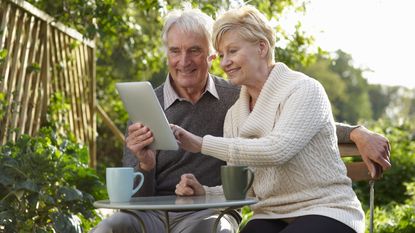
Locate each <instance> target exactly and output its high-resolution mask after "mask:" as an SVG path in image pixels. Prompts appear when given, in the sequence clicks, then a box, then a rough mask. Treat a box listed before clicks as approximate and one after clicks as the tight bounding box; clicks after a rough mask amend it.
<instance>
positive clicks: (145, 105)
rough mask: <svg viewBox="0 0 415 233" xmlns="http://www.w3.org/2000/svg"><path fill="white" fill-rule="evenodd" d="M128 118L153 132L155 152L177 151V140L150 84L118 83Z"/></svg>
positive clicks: (152, 145)
mask: <svg viewBox="0 0 415 233" xmlns="http://www.w3.org/2000/svg"><path fill="white" fill-rule="evenodd" d="M115 85H116V88H117V91H118V93H119V95H120V97H121V100H122V102H123V104H124V107H125V109H126V110H127V112H128V116H129V118H130V120H131V121H132V122H141V123H143V124H144V125H145V126H147V127H148V128H149V129H150V130H151V132H153V136H154V141H153V143H151V144H150V148H152V149H154V150H177V149H178V148H179V146H178V144H177V141H176V138H175V137H174V135H173V132H172V131H171V129H170V126H169V122H168V121H167V118H166V115H165V114H164V111H163V109H162V108H161V105H160V103H159V101H158V99H157V97H156V94H155V92H154V90H153V87H152V86H151V83H150V82H124V83H116V84H115Z"/></svg>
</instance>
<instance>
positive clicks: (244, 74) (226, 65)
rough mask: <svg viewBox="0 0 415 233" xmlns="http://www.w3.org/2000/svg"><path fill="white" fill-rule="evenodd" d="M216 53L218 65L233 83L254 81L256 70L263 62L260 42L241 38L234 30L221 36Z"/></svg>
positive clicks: (245, 83)
mask: <svg viewBox="0 0 415 233" xmlns="http://www.w3.org/2000/svg"><path fill="white" fill-rule="evenodd" d="M218 53H219V57H220V59H221V61H220V66H221V67H222V69H223V70H224V71H225V73H226V74H227V75H228V78H229V80H230V81H231V82H232V83H233V84H235V85H249V84H250V83H254V82H255V80H256V76H257V75H258V74H257V73H258V72H256V71H258V70H259V68H260V66H261V65H263V63H264V59H263V56H261V48H260V44H259V43H252V42H249V41H246V40H244V39H242V38H241V36H239V34H238V33H237V32H236V31H234V30H231V31H228V32H226V33H225V34H224V35H223V36H222V39H221V41H220V43H219V46H218Z"/></svg>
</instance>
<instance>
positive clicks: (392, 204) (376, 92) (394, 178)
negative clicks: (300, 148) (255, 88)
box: [0, 0, 415, 233]
mask: <svg viewBox="0 0 415 233" xmlns="http://www.w3.org/2000/svg"><path fill="white" fill-rule="evenodd" d="M2 1H3V0H2ZM28 2H29V3H31V4H33V5H34V6H36V7H38V8H39V9H41V10H42V11H44V12H46V13H48V14H49V15H51V16H52V17H54V18H55V19H56V20H58V21H60V22H62V23H63V24H65V25H67V26H69V27H72V28H74V29H76V30H78V31H79V32H80V33H81V34H83V35H84V36H85V37H86V38H88V39H90V40H95V43H96V58H97V60H96V82H97V83H96V85H97V87H96V99H97V101H98V103H99V104H100V105H101V106H102V108H103V110H104V111H105V112H106V113H107V114H108V116H109V117H110V118H111V119H112V121H113V122H114V123H115V125H116V126H117V128H119V129H120V130H121V132H124V130H125V125H126V121H127V118H128V116H127V114H126V112H125V110H124V108H123V106H122V103H121V101H120V99H119V97H118V95H117V93H116V91H115V85H114V84H115V83H116V82H120V81H124V82H125V81H140V80H149V81H150V82H151V83H152V84H153V86H157V85H159V84H160V83H161V82H163V81H164V79H165V78H166V73H167V68H166V60H165V57H164V56H163V50H162V43H161V38H160V33H161V27H162V18H163V16H164V15H165V14H166V12H167V11H168V10H170V9H172V8H175V7H180V6H181V4H182V3H181V1H165V0H141V1H128V0H62V1H54V0H30V1H28ZM249 3H250V4H252V5H255V6H256V7H258V9H259V10H261V11H262V12H264V13H266V15H267V16H268V18H269V19H272V20H273V22H274V24H275V29H276V30H277V35H278V36H277V38H278V39H277V46H278V48H277V50H276V58H277V60H278V61H282V62H284V63H286V64H287V65H289V66H290V67H291V68H293V69H297V70H301V71H303V72H305V73H306V74H308V75H310V76H312V77H314V78H316V79H317V80H319V81H320V82H321V83H322V84H323V86H324V87H325V89H326V92H327V93H328V95H329V98H330V101H331V103H332V107H333V113H334V116H335V119H336V121H339V122H347V123H350V124H363V125H365V126H367V127H368V128H369V129H371V130H374V131H376V132H378V133H381V134H384V135H385V136H387V137H388V139H389V140H390V143H391V146H392V154H391V156H392V157H391V160H392V168H391V169H390V170H388V171H387V172H386V173H385V174H384V176H383V178H382V179H381V180H379V181H378V182H377V183H376V185H375V193H376V199H375V203H376V206H377V207H376V210H375V229H376V232H385V233H386V232H415V217H414V216H415V181H414V177H415V141H414V138H415V123H414V122H415V121H414V119H415V97H414V90H412V89H409V88H406V87H402V86H384V85H380V84H375V85H374V84H369V83H368V82H367V79H366V78H365V76H364V73H365V71H366V70H365V69H366V68H361V67H356V66H354V65H353V64H354V63H353V54H348V53H346V52H344V51H342V50H341V48H339V50H338V51H336V52H335V53H328V52H327V51H324V50H323V49H321V48H320V47H319V45H318V44H316V43H315V41H314V38H313V35H310V34H307V33H306V32H305V31H304V30H303V28H302V23H301V21H298V22H297V23H296V24H295V26H294V28H293V29H294V30H289V29H288V28H287V27H286V25H283V24H280V22H282V20H280V19H283V18H284V16H286V15H288V14H289V15H291V14H293V12H294V13H295V14H302V13H303V12H304V11H306V10H307V3H306V2H303V1H291V0H281V1H277V2H275V1H255V0H254V1H250V2H249ZM191 4H192V5H193V6H195V7H198V8H200V9H201V10H202V11H204V12H206V13H207V14H209V15H212V16H213V17H215V15H216V13H217V12H220V11H222V10H226V9H229V8H230V7H235V6H237V5H238V4H240V2H239V1H192V2H191ZM311 48H313V49H311ZM7 54H8V53H7V51H5V50H2V51H0V66H1V65H2V62H3V61H4V60H5V59H6V57H7ZM386 59H399V58H386ZM38 69H40V68H38ZM212 73H214V74H217V75H222V76H224V74H223V72H222V71H221V70H220V69H219V66H218V62H217V61H216V62H215V63H214V65H213V67H212ZM391 78H393V77H391ZM6 97H7V95H6V93H1V92H0V120H1V118H3V117H4V116H5V114H8V112H7V111H6V106H7V105H9V104H10V103H8V102H7V101H6V100H7V98H6ZM68 104H69V103H68V102H67V100H65V98H63V97H62V96H61V95H59V94H57V95H56V96H54V98H52V99H51V103H50V104H49V107H48V113H47V114H48V116H49V118H48V123H47V124H45V125H43V127H42V129H41V130H40V132H39V134H38V136H33V137H30V136H28V135H23V136H21V137H20V138H19V139H18V140H16V142H7V143H6V144H4V145H0V162H1V163H0V232H3V231H4V232H52V231H57V232H87V231H88V230H89V229H90V228H91V227H92V226H94V225H95V224H96V223H97V222H98V221H99V220H100V218H101V216H100V215H99V214H97V213H96V211H95V209H94V208H93V206H92V203H93V201H94V200H95V199H102V198H106V192H105V187H104V185H103V182H104V178H103V177H104V172H105V168H106V167H108V166H119V165H121V157H122V149H123V143H122V141H120V140H118V139H117V137H116V136H115V135H114V133H113V132H112V131H111V129H110V128H109V127H107V126H106V125H105V124H104V122H103V121H102V119H101V118H97V139H96V140H97V144H96V145H97V150H96V151H97V153H96V154H97V164H96V167H95V168H90V167H88V162H89V161H88V159H89V152H88V149H87V147H86V146H85V145H83V143H81V142H78V141H76V140H75V138H74V136H73V135H72V134H71V132H69V131H65V132H59V133H58V132H57V131H55V130H54V129H57V128H59V127H63V128H65V124H67V122H64V121H61V120H59V119H55V118H53V116H54V113H56V112H63V113H65V110H66V108H67V105H68ZM0 122H1V121H0ZM354 188H355V191H356V192H357V193H358V196H359V199H360V200H361V201H362V203H363V205H364V208H365V210H367V209H368V208H367V207H368V206H367V204H368V203H369V201H368V185H367V183H365V182H363V183H356V184H354Z"/></svg>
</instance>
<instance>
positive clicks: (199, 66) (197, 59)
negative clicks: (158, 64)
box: [167, 25, 209, 89]
mask: <svg viewBox="0 0 415 233" xmlns="http://www.w3.org/2000/svg"><path fill="white" fill-rule="evenodd" d="M208 56H209V46H208V42H207V41H206V39H205V38H204V37H203V36H201V35H199V34H197V33H189V32H183V30H180V29H179V28H177V27H176V25H173V26H172V27H171V28H170V30H169V32H168V34H167V60H168V66H169V73H170V75H171V77H172V79H173V81H174V85H175V86H176V88H179V89H189V88H190V89H194V88H204V86H205V84H206V79H207V76H208V70H209V63H208Z"/></svg>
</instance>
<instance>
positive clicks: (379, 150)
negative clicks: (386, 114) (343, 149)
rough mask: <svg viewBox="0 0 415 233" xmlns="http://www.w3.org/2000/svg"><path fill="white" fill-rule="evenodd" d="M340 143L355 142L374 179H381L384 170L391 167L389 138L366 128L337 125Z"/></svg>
mask: <svg viewBox="0 0 415 233" xmlns="http://www.w3.org/2000/svg"><path fill="white" fill-rule="evenodd" d="M336 133H337V138H338V142H339V143H351V142H354V143H355V144H356V146H357V149H358V150H359V152H360V154H361V155H362V159H363V161H364V162H365V164H366V166H367V167H368V169H369V171H370V175H371V176H372V177H373V178H379V177H380V176H381V175H382V172H383V171H384V170H387V169H389V168H390V167H391V163H390V145H389V141H388V139H387V138H385V137H384V136H382V135H380V134H378V133H375V132H372V131H370V130H368V129H366V128H365V127H364V126H350V125H347V124H340V123H336Z"/></svg>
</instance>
